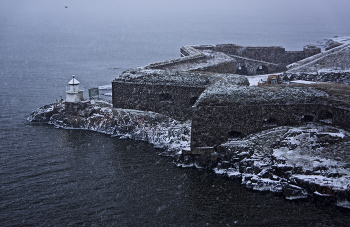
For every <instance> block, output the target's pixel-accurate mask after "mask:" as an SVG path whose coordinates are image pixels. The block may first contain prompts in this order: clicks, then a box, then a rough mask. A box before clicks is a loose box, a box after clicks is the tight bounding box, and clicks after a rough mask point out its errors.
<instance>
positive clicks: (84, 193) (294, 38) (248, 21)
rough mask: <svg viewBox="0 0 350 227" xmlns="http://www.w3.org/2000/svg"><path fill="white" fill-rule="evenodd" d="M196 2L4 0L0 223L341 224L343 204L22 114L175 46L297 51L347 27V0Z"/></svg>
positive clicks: (175, 52)
mask: <svg viewBox="0 0 350 227" xmlns="http://www.w3.org/2000/svg"><path fill="white" fill-rule="evenodd" d="M180 2H181V1H180ZM204 2H205V4H199V5H198V8H194V6H196V5H195V4H192V3H188V4H189V7H192V8H186V7H185V8H183V7H182V6H181V5H179V4H178V5H176V4H175V5H172V6H171V7H166V5H165V4H164V3H160V2H159V4H158V5H160V6H159V7H160V8H157V7H153V5H147V4H146V5H145V4H144V3H143V4H141V3H140V4H136V3H135V2H133V4H131V3H130V4H129V5H122V4H121V3H120V4H119V5H118V4H112V3H111V2H109V3H108V4H107V3H104V4H95V3H93V2H87V3H86V2H85V1H84V2H82V1H75V2H74V3H70V2H68V3H70V4H68V3H63V2H61V1H60V2H53V1H30V2H29V1H20V0H15V1H11V2H10V1H0V6H1V7H0V8H1V9H0V50H1V51H0V79H1V81H0V84H1V86H0V94H1V100H0V110H1V111H0V127H1V131H0V157H1V159H0V223H1V225H2V226H18V225H22V226H67V225H87V226H172V225H173V226H207V225H209V226H235V225H237V226H240V225H245V226H252V225H266V226H283V225H285V226H300V225H301V226H332V225H333V226H346V225H347V223H348V221H349V220H350V214H349V212H348V211H343V210H339V209H336V208H334V207H330V206H324V205H322V204H314V203H309V202H302V203H298V202H288V201H285V200H284V199H283V198H279V197H276V196H274V195H272V194H270V193H254V192H251V191H248V190H247V189H245V188H242V186H241V185H240V184H239V183H238V182H233V181H229V180H227V179H225V178H222V177H220V176H216V175H215V174H213V173H212V172H209V171H200V170H195V169H183V168H177V167H176V166H175V165H174V164H173V163H172V160H171V159H170V158H166V157H161V156H159V155H158V153H159V151H158V150H156V149H154V148H153V147H152V146H151V145H149V144H146V143H143V142H136V141H131V140H118V139H116V138H111V137H109V136H107V135H103V134H99V133H94V132H88V131H82V130H63V129H56V128H54V127H52V126H47V125H31V124H28V123H27V122H26V117H27V116H28V115H29V114H30V113H31V111H33V110H35V109H36V108H37V107H39V106H41V105H44V104H48V103H52V102H54V101H56V100H57V99H59V98H60V96H63V98H64V96H65V86H66V85H67V83H68V81H69V80H70V79H71V75H73V74H75V75H76V77H77V78H78V80H79V81H80V82H81V84H82V85H84V86H85V88H90V87H94V86H100V85H105V84H110V82H111V81H112V80H113V79H114V78H115V77H116V76H117V75H118V74H120V73H121V72H122V71H124V70H127V69H130V68H134V67H137V66H141V65H145V64H148V63H152V62H155V61H162V60H166V59H171V58H174V57H178V56H179V48H180V47H181V46H182V45H188V44H216V43H237V44H241V45H282V46H284V47H286V48H287V50H301V49H302V46H303V45H306V44H310V43H314V44H315V43H316V41H318V40H322V39H324V38H329V37H332V36H334V35H339V36H343V35H349V34H350V27H349V26H348V21H350V16H349V14H348V13H344V10H342V9H343V8H346V7H345V6H346V4H345V3H344V1H339V2H338V5H335V6H334V5H333V6H332V7H331V8H329V7H328V8H327V10H326V9H325V8H322V9H319V10H314V9H315V8H314V6H315V5H314V4H311V3H310V2H313V3H314V2H315V1H309V2H308V1H306V3H305V2H304V1H293V2H294V4H293V5H289V8H291V7H292V9H294V10H296V9H298V11H297V12H298V13H297V14H294V13H292V11H291V10H287V9H289V8H287V9H286V8H283V10H281V11H277V10H275V11H271V9H270V8H271V7H270V8H269V6H274V7H280V5H279V4H280V3H278V2H280V1H267V3H266V5H259V7H251V6H249V4H251V5H254V4H257V3H258V2H259V1H248V2H249V4H245V5H242V6H241V9H239V7H233V6H232V5H230V4H229V2H230V1H223V2H225V4H228V5H225V4H222V5H220V4H218V5H215V6H213V7H211V8H210V10H208V6H210V4H211V3H209V1H204ZM301 2H304V3H303V4H302V3H301ZM321 2H323V3H324V2H327V1H321ZM85 3H86V4H85ZM134 3H135V4H134ZM181 3H182V2H181ZM272 3H275V4H272ZM323 3H322V4H323ZM322 4H321V6H322ZM324 4H325V3H324ZM324 4H323V5H324ZM64 5H68V8H65V7H64ZM162 7H163V8H162ZM322 7H323V6H322ZM192 9H196V10H195V11H193V10H192ZM248 9H250V10H248ZM260 9H262V10H260ZM272 10H274V9H272ZM325 11H328V12H337V13H336V14H332V15H327V13H325ZM193 12H195V13H193ZM273 12H275V13H276V14H273ZM274 15H276V16H278V18H279V19H278V20H276V18H275V17H274ZM305 15H308V17H307V18H309V19H308V20H305V19H306V16H305ZM85 95H86V94H85Z"/></svg>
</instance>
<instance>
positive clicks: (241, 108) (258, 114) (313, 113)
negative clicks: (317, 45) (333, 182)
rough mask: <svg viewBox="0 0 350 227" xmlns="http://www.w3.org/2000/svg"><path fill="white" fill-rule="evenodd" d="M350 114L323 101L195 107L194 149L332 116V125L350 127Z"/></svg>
mask: <svg viewBox="0 0 350 227" xmlns="http://www.w3.org/2000/svg"><path fill="white" fill-rule="evenodd" d="M349 117H350V111H349V110H344V109H340V108H335V107H330V106H327V105H322V104H298V105H251V106H246V105H238V106H204V107H194V108H193V117H192V134H191V152H196V149H198V148H201V147H213V146H216V145H219V144H221V143H223V142H225V141H227V140H228V138H234V137H241V136H246V135H249V134H251V133H255V132H259V131H263V130H266V129H269V128H273V127H277V126H283V125H300V124H302V123H303V122H308V121H314V122H318V121H322V120H325V119H331V121H332V125H336V126H340V127H342V128H345V129H350V122H349V121H348V119H349Z"/></svg>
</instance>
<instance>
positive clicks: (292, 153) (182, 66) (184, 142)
mask: <svg viewBox="0 0 350 227" xmlns="http://www.w3.org/2000/svg"><path fill="white" fill-rule="evenodd" d="M180 52H181V57H180V58H177V59H172V60H168V61H165V62H159V63H153V64H150V65H147V66H144V67H139V68H136V69H132V70H128V71H125V72H123V73H122V74H121V75H119V76H118V77H117V78H116V79H115V80H114V81H113V82H112V101H111V102H110V101H106V100H100V99H90V100H83V98H82V92H81V90H80V89H79V81H77V79H75V77H73V79H72V80H71V81H70V82H69V86H70V89H69V90H68V91H67V98H66V100H65V101H63V100H62V101H60V102H57V103H54V104H50V105H46V106H43V107H40V108H38V109H37V110H36V111H35V112H33V113H32V114H31V115H30V116H29V117H28V121H29V122H33V123H34V122H40V123H48V124H52V125H54V126H56V127H60V128H66V129H70V128H75V129H77V128H79V129H84V130H93V131H97V132H103V133H106V134H110V135H112V136H116V137H119V138H120V139H134V140H143V141H147V142H149V143H151V144H154V146H155V147H157V148H162V149H163V153H162V154H163V155H166V156H171V157H173V159H174V163H175V164H176V165H178V166H183V167H197V168H206V169H212V170H214V171H215V172H216V173H217V174H223V175H225V176H227V177H228V178H230V179H235V180H239V181H241V182H242V184H244V185H246V187H247V188H250V189H253V190H257V191H271V192H273V193H276V194H281V195H283V196H284V197H285V198H286V199H290V200H294V199H315V200H322V201H327V202H330V203H332V204H336V205H337V206H340V207H345V208H350V145H349V144H350V132H349V131H350V121H349V119H350V99H349V97H350V87H349V86H348V85H349V84H350V77H349V76H350V68H349V67H350V64H349V63H350V39H348V38H337V39H331V40H330V41H329V42H328V46H327V48H326V50H325V51H323V52H322V51H321V49H320V48H318V47H315V46H312V45H308V46H306V47H304V49H303V50H302V51H285V49H284V48H282V47H244V46H238V45H234V44H220V45H200V46H183V47H182V48H181V49H180ZM257 76H259V78H263V79H264V80H266V79H267V78H268V77H269V76H275V78H278V80H277V81H276V82H274V84H268V82H265V83H261V85H259V86H250V82H249V81H250V80H249V79H250V78H255V77H257ZM300 80H303V81H309V82H308V83H294V84H293V83H291V82H293V81H300ZM311 82H312V83H311ZM313 82H315V83H313Z"/></svg>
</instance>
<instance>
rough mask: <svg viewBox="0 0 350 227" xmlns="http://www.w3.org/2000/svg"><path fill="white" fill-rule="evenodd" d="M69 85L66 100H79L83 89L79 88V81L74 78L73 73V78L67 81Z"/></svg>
mask: <svg viewBox="0 0 350 227" xmlns="http://www.w3.org/2000/svg"><path fill="white" fill-rule="evenodd" d="M68 84H69V87H68V88H67V91H66V94H67V95H66V102H80V101H82V100H83V90H79V84H80V82H79V81H78V80H77V79H75V77H74V75H73V79H71V80H70V81H69V83H68Z"/></svg>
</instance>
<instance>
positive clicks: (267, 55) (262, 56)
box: [214, 44, 321, 65]
mask: <svg viewBox="0 0 350 227" xmlns="http://www.w3.org/2000/svg"><path fill="white" fill-rule="evenodd" d="M214 50H216V51H221V52H223V53H225V54H228V55H237V56H241V57H246V58H251V59H255V60H260V61H266V62H270V63H276V64H283V65H288V64H291V63H293V62H296V61H299V60H302V59H304V58H307V57H310V56H312V55H314V54H317V53H320V52H321V49H320V48H315V47H313V46H307V47H305V48H304V50H303V51H286V50H285V48H283V47H279V46H272V47H245V46H238V45H235V44H220V45H216V46H215V48H214Z"/></svg>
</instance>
